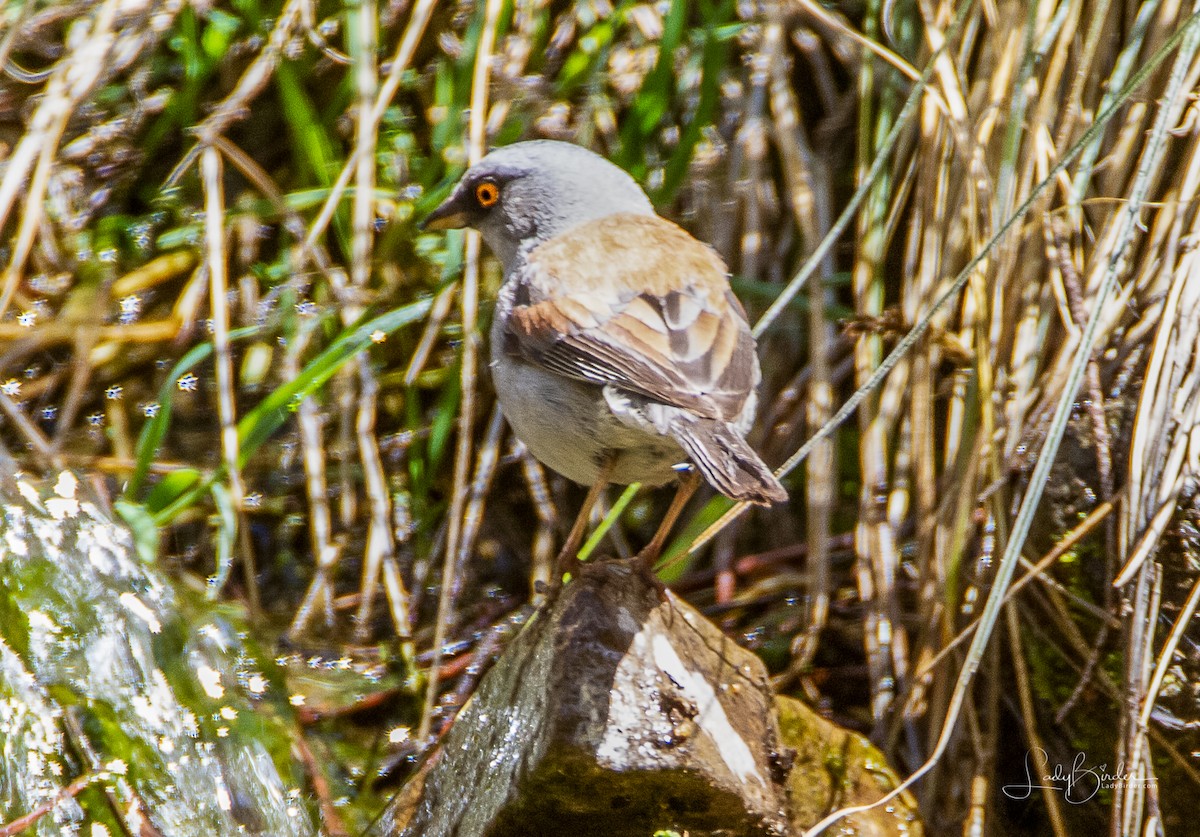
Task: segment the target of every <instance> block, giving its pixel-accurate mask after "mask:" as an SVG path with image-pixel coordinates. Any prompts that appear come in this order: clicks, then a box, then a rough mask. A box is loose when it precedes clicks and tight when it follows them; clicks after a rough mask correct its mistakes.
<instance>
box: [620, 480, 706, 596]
mask: <svg viewBox="0 0 1200 837" xmlns="http://www.w3.org/2000/svg"><path fill="white" fill-rule="evenodd" d="M701 481H702V477H701V476H700V472H699V471H698V470H697V469H696V468H695V467H694V466H693V467H692V468H691V470H689V471H688V472H687V473H686V474H684V475H683V477H681V478H680V480H679V489H678V490H677V491H676V492H675V499H673V500H672V501H671V505H670V506H669V507H668V508H667V513H666V514H665V515H663V519H662V523H660V524H659V525H658V531H657V532H655V533H654V537H653V538H651V539H650V543H648V544H646V548H645V549H643V550H642V551H641V552H639V553H638V554H637V555H635V556H634V558H633V567H634V569H635V570H637V571H638V572H639V573H641V574H643V575H647V576H652V575H653V572H654V563H655V562H656V561H658V556H659V554H660V553H661V552H662V549H663V547H664V546H665V545H666V543H667V536H668V535H670V534H671V529H672V528H673V527H674V526H675V521H676V520H678V519H679V515H680V514H682V513H683V507H684V506H686V505H687V502H688V500H690V499H692V495H693V494H695V493H696V489H697V488H699V487H700V483H701Z"/></svg>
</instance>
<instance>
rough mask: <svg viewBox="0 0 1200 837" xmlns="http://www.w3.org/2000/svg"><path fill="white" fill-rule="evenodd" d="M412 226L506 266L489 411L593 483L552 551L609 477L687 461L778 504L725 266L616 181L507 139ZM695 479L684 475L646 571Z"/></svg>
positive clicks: (639, 475)
mask: <svg viewBox="0 0 1200 837" xmlns="http://www.w3.org/2000/svg"><path fill="white" fill-rule="evenodd" d="M424 226H425V227H426V228H427V229H435V230H441V229H451V228H459V227H473V228H475V229H477V230H479V232H480V233H481V234H482V235H483V239H484V241H485V242H486V243H487V244H488V246H489V247H490V248H491V249H492V251H493V252H494V253H495V254H496V256H497V257H498V258H499V259H500V261H501V262H502V263H503V267H504V285H503V286H502V287H501V289H500V293H499V295H498V298H497V300H496V310H495V314H494V318H493V321H492V330H491V352H492V361H491V366H492V377H493V380H494V382H495V387H496V394H497V397H498V398H499V399H500V406H501V408H502V409H503V411H504V415H505V417H506V418H507V419H508V421H509V424H510V425H511V426H512V429H513V432H514V433H516V435H517V437H518V438H519V439H521V441H522V442H524V443H525V445H526V446H527V447H528V448H529V451H530V452H531V453H532V454H533V455H534V456H535V457H537V458H538V459H539V460H540V461H541V462H543V463H544V464H546V465H547V466H549V467H550V468H552V469H553V470H555V471H557V472H558V473H560V474H562V475H564V476H566V477H568V478H570V479H572V480H574V481H575V482H578V483H581V484H583V485H589V486H592V491H591V492H589V495H588V500H587V501H585V507H584V509H583V510H582V511H581V513H580V517H579V518H578V519H577V520H576V525H575V526H574V527H573V528H572V532H571V535H570V536H569V537H568V541H567V545H566V546H565V547H564V551H563V555H564V556H565V555H567V554H568V553H571V555H572V556H573V553H574V550H575V549H577V548H578V545H579V541H580V540H581V538H582V535H583V531H584V526H585V525H586V519H585V518H586V515H587V513H588V512H589V511H590V508H591V505H592V504H594V502H595V500H596V499H597V498H598V496H599V493H600V491H601V490H602V489H603V487H604V485H605V484H607V483H610V482H615V483H620V484H628V483H631V482H641V483H644V484H647V485H662V484H664V483H666V482H669V481H671V480H672V479H674V478H675V477H676V476H677V475H678V474H680V473H681V472H683V473H685V474H694V472H693V471H692V470H691V469H690V468H689V467H688V463H691V464H692V465H694V466H695V468H696V469H698V470H699V473H700V474H702V475H703V477H704V479H705V480H707V481H708V483H709V484H710V485H712V486H713V488H715V489H716V490H717V491H720V492H721V493H722V494H725V495H726V496H728V497H732V498H734V499H737V500H748V501H750V502H753V503H759V504H762V505H769V504H771V503H775V502H780V501H783V500H786V499H787V492H786V491H785V490H784V488H783V486H782V485H780V484H779V481H778V480H777V479H775V476H774V475H773V474H772V473H771V471H770V469H769V468H768V467H767V466H766V465H765V464H764V463H763V461H762V460H761V459H759V457H758V455H757V454H756V453H755V452H754V451H753V450H751V448H750V446H749V445H747V444H746V441H745V439H744V436H745V434H746V431H747V430H748V428H749V426H750V424H751V422H752V420H753V418H754V411H755V406H756V403H757V395H756V392H755V389H756V387H757V386H758V383H759V379H760V373H759V366H758V357H757V355H756V354H755V345H754V338H753V336H752V335H751V333H750V328H749V326H748V325H747V323H746V316H745V312H744V311H743V309H742V306H741V304H740V303H739V302H738V300H737V298H736V297H735V296H734V295H733V292H732V291H731V290H730V288H729V282H728V279H727V278H726V274H727V268H726V267H725V264H724V262H722V261H721V258H720V256H718V255H717V253H716V252H715V251H714V250H713V249H712V248H710V247H709V246H707V245H705V244H702V243H701V242H699V241H697V240H696V239H695V238H693V237H692V236H691V235H689V234H688V233H687V232H685V231H684V230H683V229H681V228H680V227H678V226H677V225H675V224H673V223H671V222H670V221H667V220H665V219H663V218H660V217H659V216H658V215H656V214H655V212H654V208H653V207H652V206H651V204H650V200H649V199H648V198H647V197H646V195H645V193H644V192H643V191H642V190H641V188H640V187H639V186H638V184H637V182H636V181H634V179H633V178H632V177H630V176H629V175H628V174H627V173H626V172H624V171H623V170H621V169H620V168H618V167H617V166H615V165H613V164H612V163H610V162H608V161H607V160H605V159H604V158H602V157H600V156H598V155H597V154H594V153H593V152H591V151H588V150H587V149H585V148H581V147H579V146H576V145H571V144H570V143H564V142H553V141H534V142H521V143H517V144H515V145H509V146H505V147H502V148H499V149H496V150H495V151H492V152H491V153H490V154H488V155H487V156H486V157H484V158H483V159H482V160H480V161H479V162H478V163H477V164H475V165H474V166H472V167H471V168H470V169H469V170H468V171H467V172H466V174H464V175H463V177H462V179H461V180H460V181H459V183H458V185H457V186H456V187H455V189H454V191H453V193H452V194H451V195H450V197H449V198H448V199H447V200H446V201H445V202H444V203H443V204H442V205H441V206H439V207H438V208H437V209H435V210H434V211H433V212H432V213H431V214H430V215H429V217H428V218H426V219H425V222H424ZM698 482H699V481H698V479H696V478H695V477H694V475H693V476H691V477H690V478H689V477H687V476H685V478H684V480H683V485H682V487H681V490H680V492H679V494H678V495H677V496H676V500H675V502H674V503H672V506H671V510H670V511H669V512H668V514H667V519H665V520H664V521H663V526H662V527H660V530H659V533H658V534H657V535H655V538H654V541H652V543H651V544H650V545H649V546H648V547H647V548H646V549H645V550H643V552H642V553H641V554H640V556H639V557H640V558H641V559H642V561H643V563H648V562H652V561H653V560H654V559H655V558H657V556H658V552H659V551H660V550H661V547H662V545H663V542H664V541H665V538H666V535H667V531H669V528H670V526H671V525H672V524H673V522H674V518H675V517H676V516H677V515H678V514H679V512H680V511H681V510H682V508H683V505H684V503H686V501H687V499H688V497H690V495H691V493H692V491H694V490H695V487H696V486H697V484H698Z"/></svg>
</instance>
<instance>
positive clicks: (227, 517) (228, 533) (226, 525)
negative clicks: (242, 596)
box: [208, 482, 238, 600]
mask: <svg viewBox="0 0 1200 837" xmlns="http://www.w3.org/2000/svg"><path fill="white" fill-rule="evenodd" d="M209 492H210V493H211V494H212V498H213V504H214V505H215V506H216V507H217V514H216V522H217V567H216V571H215V572H214V573H213V577H212V579H211V583H210V584H209V585H208V597H209V598H210V599H214V600H215V599H216V598H217V595H218V594H219V593H220V592H221V589H222V588H223V587H224V586H225V582H226V581H228V580H229V572H230V570H231V569H232V567H233V545H234V543H235V542H236V541H237V525H238V520H237V510H236V509H235V508H234V507H233V495H231V494H230V493H229V489H228V488H226V487H225V485H224V483H219V482H214V483H213V484H212V485H211V486H209Z"/></svg>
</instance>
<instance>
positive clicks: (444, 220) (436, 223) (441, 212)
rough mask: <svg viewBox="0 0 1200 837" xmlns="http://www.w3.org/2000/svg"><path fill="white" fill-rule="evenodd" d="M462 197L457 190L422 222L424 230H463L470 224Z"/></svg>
mask: <svg viewBox="0 0 1200 837" xmlns="http://www.w3.org/2000/svg"><path fill="white" fill-rule="evenodd" d="M470 220H471V219H470V218H469V217H468V214H467V208H466V207H465V206H463V201H462V196H461V195H460V194H459V190H458V189H455V190H454V191H453V192H451V193H450V197H448V198H446V200H444V201H443V202H442V205H441V206H439V207H438V208H437V209H435V210H433V212H430V213H429V214H428V215H426V216H425V220H424V221H422V222H421V229H423V230H461V229H462V228H463V227H465V226H467V225H468V224H469V223H470Z"/></svg>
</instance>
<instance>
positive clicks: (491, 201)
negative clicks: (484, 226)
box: [475, 180, 500, 209]
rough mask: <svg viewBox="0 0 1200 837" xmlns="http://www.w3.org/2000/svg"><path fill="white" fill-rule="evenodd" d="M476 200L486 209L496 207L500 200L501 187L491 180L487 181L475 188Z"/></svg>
mask: <svg viewBox="0 0 1200 837" xmlns="http://www.w3.org/2000/svg"><path fill="white" fill-rule="evenodd" d="M475 200H477V201H479V205H480V206H482V207H484V208H485V209H486V208H488V207H491V206H495V205H496V201H498V200H500V187H499V186H497V185H496V184H495V183H493V182H492V181H490V180H485V181H483V182H482V183H480V184H479V185H478V186H476V187H475Z"/></svg>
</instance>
